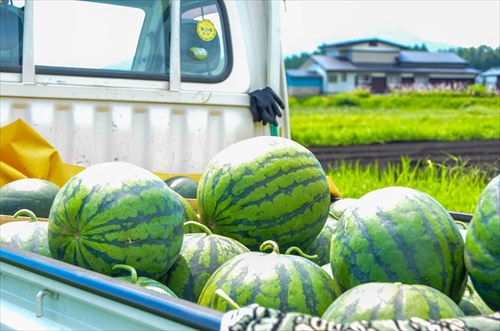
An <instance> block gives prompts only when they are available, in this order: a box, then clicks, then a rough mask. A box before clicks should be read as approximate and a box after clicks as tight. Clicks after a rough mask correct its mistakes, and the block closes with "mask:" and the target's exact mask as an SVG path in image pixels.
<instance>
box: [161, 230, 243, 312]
mask: <svg viewBox="0 0 500 331" xmlns="http://www.w3.org/2000/svg"><path fill="white" fill-rule="evenodd" d="M188 226H190V227H193V228H198V229H201V231H203V233H190V234H186V235H185V236H184V242H183V244H182V249H181V252H180V256H179V258H178V259H177V261H176V262H175V263H174V265H173V266H172V268H170V270H168V272H167V273H166V275H165V276H164V277H162V279H160V281H162V282H163V283H164V284H165V285H166V286H168V287H169V288H171V289H172V291H174V293H175V294H176V295H177V296H178V297H180V298H182V299H185V300H188V301H191V302H194V303H196V302H198V298H199V296H200V293H201V290H202V289H203V287H204V286H205V283H206V282H207V280H208V278H209V277H210V276H211V275H212V273H214V272H215V270H217V269H218V268H219V267H220V266H221V265H222V264H224V263H225V262H226V261H228V260H229V259H231V258H233V257H235V256H236V255H239V254H243V253H247V252H249V249H248V248H246V247H245V246H243V244H241V243H240V242H238V241H236V240H234V239H231V238H228V237H223V236H219V235H216V234H213V233H212V232H211V231H210V229H208V228H207V227H206V226H204V225H203V224H201V223H198V222H192V221H191V222H186V223H185V224H184V227H188Z"/></svg>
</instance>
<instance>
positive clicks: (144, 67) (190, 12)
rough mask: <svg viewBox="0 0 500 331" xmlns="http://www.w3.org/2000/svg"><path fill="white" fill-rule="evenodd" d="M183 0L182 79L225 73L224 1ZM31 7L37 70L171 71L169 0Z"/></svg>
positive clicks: (85, 0)
mask: <svg viewBox="0 0 500 331" xmlns="http://www.w3.org/2000/svg"><path fill="white" fill-rule="evenodd" d="M3 1H8V0H3ZM180 4H181V20H180V22H181V27H180V30H181V37H180V58H181V80H182V81H193V82H218V81H221V80H223V79H225V78H226V77H227V75H228V73H229V70H230V69H231V63H232V61H231V57H230V56H228V49H230V45H229V38H228V37H227V36H228V34H229V30H228V29H229V27H228V26H227V25H228V24H227V18H226V14H225V9H224V7H223V4H221V3H219V1H218V0H182V1H181V2H180ZM34 7H35V8H34V17H35V18H34V31H35V32H34V33H35V35H34V40H35V41H34V52H35V66H36V70H37V71H36V72H37V73H50V74H52V73H54V74H62V75H64V74H69V75H77V76H99V77H117V78H138V79H144V78H147V79H157V80H168V79H169V77H168V75H169V73H170V70H169V65H170V52H171V51H172V50H171V49H170V37H171V25H172V20H171V0H128V1H123V0H92V1H90V0H64V1H35V2H34Z"/></svg>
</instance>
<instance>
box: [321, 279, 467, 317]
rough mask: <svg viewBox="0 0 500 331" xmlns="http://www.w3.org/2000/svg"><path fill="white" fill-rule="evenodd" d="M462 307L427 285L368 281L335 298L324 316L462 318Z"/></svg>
mask: <svg viewBox="0 0 500 331" xmlns="http://www.w3.org/2000/svg"><path fill="white" fill-rule="evenodd" d="M462 316H464V313H463V312H462V310H461V309H460V308H459V306H458V305H457V304H456V303H455V302H454V301H453V300H451V299H450V298H449V297H448V296H447V295H445V294H444V293H443V292H441V291H438V290H436V289H435V288H432V287H430V286H426V285H407V284H401V283H397V282H396V283H365V284H361V285H358V286H355V287H353V288H351V289H350V290H348V291H346V292H345V293H343V294H342V295H341V296H339V297H338V298H337V300H335V301H334V302H333V303H332V304H331V305H330V307H328V309H327V310H326V311H325V313H324V314H323V315H322V316H321V318H323V319H325V320H328V321H330V322H334V323H335V324H337V323H339V324H346V323H352V322H356V321H373V320H408V319H410V318H414V317H418V318H422V319H425V320H438V319H442V318H453V317H462Z"/></svg>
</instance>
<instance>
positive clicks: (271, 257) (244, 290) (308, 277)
mask: <svg viewBox="0 0 500 331" xmlns="http://www.w3.org/2000/svg"><path fill="white" fill-rule="evenodd" d="M217 289H221V290H222V291H224V292H225V293H226V294H227V295H228V296H229V297H230V298H231V299H233V300H234V301H235V302H236V303H237V304H238V305H239V306H240V307H244V306H246V305H249V304H252V303H257V304H259V305H261V306H263V307H267V308H274V309H278V310H280V311H281V312H283V313H287V312H299V313H302V314H309V315H313V316H321V314H323V312H324V311H325V310H326V309H327V308H328V306H329V305H330V304H331V303H332V302H333V301H334V300H335V299H336V298H337V295H336V294H335V292H334V283H333V280H332V278H331V277H330V276H329V275H328V273H327V272H326V271H325V270H323V269H322V268H321V267H320V266H318V265H317V264H315V263H314V262H312V261H310V260H308V259H305V258H303V257H300V256H295V255H285V254H276V253H270V254H268V253H260V252H249V253H243V254H240V255H238V256H236V257H234V258H232V259H230V260H229V261H227V262H226V263H224V264H223V265H222V266H221V267H219V268H218V269H217V270H216V271H215V272H214V273H213V274H212V275H211V276H210V278H209V279H208V281H207V283H206V284H205V287H204V288H203V291H202V293H201V295H200V298H199V300H198V304H200V305H202V306H205V307H211V306H212V301H213V297H214V293H215V291H216V290H217ZM213 308H215V309H217V310H220V311H228V310H230V309H232V308H231V306H230V305H228V303H227V302H226V301H225V300H221V301H220V302H219V306H217V307H213Z"/></svg>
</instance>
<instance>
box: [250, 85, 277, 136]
mask: <svg viewBox="0 0 500 331" xmlns="http://www.w3.org/2000/svg"><path fill="white" fill-rule="evenodd" d="M276 103H277V104H278V105H279V106H280V107H281V109H285V104H284V103H283V101H282V100H281V99H280V97H279V96H277V95H276V93H274V91H273V90H272V89H271V88H270V87H266V88H264V89H262V90H255V91H253V92H250V111H251V112H252V114H253V121H254V122H259V121H262V124H264V125H266V124H267V123H272V124H274V125H275V126H278V121H276V115H277V116H278V117H281V115H282V114H281V111H280V109H279V108H278V106H277V105H276Z"/></svg>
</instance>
